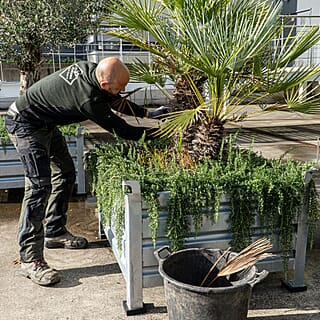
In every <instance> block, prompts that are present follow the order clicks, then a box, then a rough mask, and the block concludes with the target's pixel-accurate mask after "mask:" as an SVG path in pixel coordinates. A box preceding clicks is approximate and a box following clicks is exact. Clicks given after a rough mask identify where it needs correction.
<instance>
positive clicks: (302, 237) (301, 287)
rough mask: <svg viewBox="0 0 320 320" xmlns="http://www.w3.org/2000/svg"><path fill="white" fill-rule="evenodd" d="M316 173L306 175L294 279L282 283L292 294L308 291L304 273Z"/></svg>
mask: <svg viewBox="0 0 320 320" xmlns="http://www.w3.org/2000/svg"><path fill="white" fill-rule="evenodd" d="M313 173H314V171H311V170H310V171H307V172H306V174H305V198H304V203H303V207H302V212H301V215H300V216H299V220H298V232H297V242H296V252H295V259H294V278H293V280H289V281H287V282H284V281H283V282H282V284H283V286H284V287H286V288H287V289H288V290H289V291H291V292H299V291H305V290H307V286H306V285H305V283H304V271H305V264H306V251H307V244H308V209H309V195H310V181H311V179H312V175H313Z"/></svg>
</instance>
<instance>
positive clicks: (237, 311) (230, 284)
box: [155, 247, 268, 320]
mask: <svg viewBox="0 0 320 320" xmlns="http://www.w3.org/2000/svg"><path fill="white" fill-rule="evenodd" d="M222 253H223V251H222V250H220V249H186V250H181V251H177V252H174V253H172V252H171V250H170V248H169V247H163V248H161V249H159V250H157V251H155V256H156V258H157V259H158V261H159V273H160V275H161V276H162V277H163V280H164V288H165V296H166V303H167V309H168V318H169V320H199V319H202V320H245V319H247V314H248V308H249V302H250V297H251V292H252V288H253V286H254V285H255V284H256V283H258V282H259V281H261V280H262V279H264V278H265V277H266V276H267V274H268V272H267V271H262V272H260V273H258V269H257V267H256V266H252V267H249V268H247V269H245V270H244V271H241V272H238V273H235V274H233V275H231V276H230V277H228V278H219V281H214V282H213V284H214V286H213V284H212V286H210V287H206V286H201V282H202V280H203V279H204V278H205V276H206V275H207V273H208V271H209V270H210V268H211V267H212V265H213V263H214V262H215V261H217V259H218V258H219V257H220V256H221V255H222ZM234 255H236V253H234V252H233V253H230V254H228V255H227V256H226V257H223V258H222V259H221V261H220V262H219V263H218V265H217V268H218V269H219V267H220V268H221V266H222V265H223V264H224V263H226V262H227V261H228V260H229V259H230V258H231V257H233V256H234ZM217 271H218V270H217ZM210 280H212V279H207V281H206V283H208V284H209V283H210Z"/></svg>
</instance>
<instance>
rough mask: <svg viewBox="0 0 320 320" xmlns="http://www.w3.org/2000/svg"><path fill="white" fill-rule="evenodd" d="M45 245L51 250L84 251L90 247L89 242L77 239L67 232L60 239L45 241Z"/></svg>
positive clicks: (81, 238) (47, 239)
mask: <svg viewBox="0 0 320 320" xmlns="http://www.w3.org/2000/svg"><path fill="white" fill-rule="evenodd" d="M44 245H45V246H46V247H47V248H49V249H53V248H65V249H84V248H86V247H87V246H88V240H87V239H85V238H83V237H76V236H74V235H72V234H71V233H70V232H66V233H64V234H62V235H61V236H58V237H53V238H48V237H46V238H45V239H44Z"/></svg>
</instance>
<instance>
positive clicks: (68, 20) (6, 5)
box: [0, 0, 105, 93]
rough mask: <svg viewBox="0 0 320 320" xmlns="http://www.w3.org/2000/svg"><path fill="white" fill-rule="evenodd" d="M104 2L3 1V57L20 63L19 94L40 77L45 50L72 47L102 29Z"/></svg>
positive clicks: (0, 3)
mask: <svg viewBox="0 0 320 320" xmlns="http://www.w3.org/2000/svg"><path fill="white" fill-rule="evenodd" d="M104 3H105V2H104ZM101 4H102V3H101V1H95V0H77V1H72V0H16V1H12V0H0V30H1V40H0V59H6V60H8V59H9V60H11V61H13V62H15V63H16V64H17V65H18V66H19V69H20V93H22V92H24V91H25V90H26V89H27V88H28V87H29V86H31V85H32V84H33V83H34V82H36V81H37V80H39V72H38V70H39V67H40V64H41V63H42V62H43V61H44V55H43V53H44V51H47V52H48V51H50V49H52V48H54V47H56V46H59V45H63V46H73V45H74V44H76V43H79V41H81V40H82V39H83V38H84V37H85V36H87V35H88V34H92V33H94V32H95V31H96V30H97V29H98V28H99V16H100V14H101V13H102V12H103V11H102V6H101Z"/></svg>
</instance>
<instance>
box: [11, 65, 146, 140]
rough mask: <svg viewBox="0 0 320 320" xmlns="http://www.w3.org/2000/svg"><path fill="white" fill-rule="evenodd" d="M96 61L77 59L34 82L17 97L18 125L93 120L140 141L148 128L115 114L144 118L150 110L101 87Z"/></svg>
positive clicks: (103, 126) (33, 126) (58, 123)
mask: <svg viewBox="0 0 320 320" xmlns="http://www.w3.org/2000/svg"><path fill="white" fill-rule="evenodd" d="M96 67H97V64H95V63H90V62H83V61H82V62H77V63H75V64H73V65H71V66H69V67H67V68H65V69H62V70H59V71H57V72H55V73H53V74H51V75H49V76H47V77H45V78H43V79H41V80H40V81H38V82H36V83H35V84H33V85H32V86H31V87H30V88H28V89H27V90H26V92H25V93H24V94H23V95H22V96H21V97H19V98H18V99H17V101H16V105H17V108H18V110H19V113H20V115H21V117H20V119H19V120H18V122H19V125H24V126H25V127H27V128H28V127H32V128H35V127H36V128H40V127H44V126H46V127H51V126H56V125H65V124H70V123H76V122H81V121H84V120H88V119H90V120H92V121H93V122H95V123H96V124H98V125H99V126H101V127H102V128H104V129H105V130H107V131H109V132H111V133H116V134H117V135H118V136H120V137H122V138H124V139H132V140H138V139H139V138H140V137H141V136H142V134H143V132H144V130H145V129H146V128H143V127H136V126H131V125H129V124H128V123H127V122H126V121H125V120H124V119H122V118H121V117H119V116H118V115H116V114H115V113H114V111H119V112H121V113H123V114H126V115H132V116H136V117H144V116H145V115H146V114H147V110H146V109H145V108H142V107H140V106H138V105H136V104H135V103H132V102H130V101H128V100H126V99H123V98H122V97H121V96H120V95H119V96H114V95H112V94H109V93H108V92H106V91H104V90H101V89H100V86H99V83H98V81H97V79H96V75H95V70H96Z"/></svg>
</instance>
